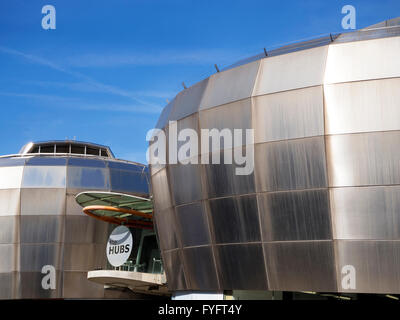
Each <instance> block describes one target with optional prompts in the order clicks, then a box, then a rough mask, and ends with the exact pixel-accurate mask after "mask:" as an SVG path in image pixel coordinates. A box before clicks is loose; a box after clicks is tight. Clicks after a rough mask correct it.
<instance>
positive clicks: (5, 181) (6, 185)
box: [0, 166, 24, 189]
mask: <svg viewBox="0 0 400 320" xmlns="http://www.w3.org/2000/svg"><path fill="white" fill-rule="evenodd" d="M23 170H24V167H22V166H20V167H0V177H1V179H0V189H15V188H20V187H21V183H22V173H23Z"/></svg>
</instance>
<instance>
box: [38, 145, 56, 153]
mask: <svg viewBox="0 0 400 320" xmlns="http://www.w3.org/2000/svg"><path fill="white" fill-rule="evenodd" d="M40 153H54V144H51V145H43V146H40Z"/></svg>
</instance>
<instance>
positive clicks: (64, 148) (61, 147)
mask: <svg viewBox="0 0 400 320" xmlns="http://www.w3.org/2000/svg"><path fill="white" fill-rule="evenodd" d="M56 151H57V153H69V144H57V145H56Z"/></svg>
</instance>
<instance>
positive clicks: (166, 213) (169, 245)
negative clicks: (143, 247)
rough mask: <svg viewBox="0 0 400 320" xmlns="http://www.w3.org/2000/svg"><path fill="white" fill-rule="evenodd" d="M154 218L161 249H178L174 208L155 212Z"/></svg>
mask: <svg viewBox="0 0 400 320" xmlns="http://www.w3.org/2000/svg"><path fill="white" fill-rule="evenodd" d="M154 216H155V221H156V227H157V231H158V237H159V239H160V247H161V249H162V250H171V249H175V248H178V240H177V223H176V219H175V212H174V208H169V209H164V210H160V211H156V212H155V214H154Z"/></svg>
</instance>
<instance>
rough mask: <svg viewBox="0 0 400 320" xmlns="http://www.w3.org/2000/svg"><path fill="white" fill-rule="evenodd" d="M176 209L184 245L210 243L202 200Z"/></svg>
mask: <svg viewBox="0 0 400 320" xmlns="http://www.w3.org/2000/svg"><path fill="white" fill-rule="evenodd" d="M175 210H176V219H177V223H178V224H179V226H180V229H179V230H180V233H181V239H182V246H183V247H191V246H196V245H197V246H198V245H205V244H208V243H210V233H209V231H208V221H207V216H206V209H205V207H204V204H203V203H202V202H196V203H193V204H188V205H184V206H179V207H176V209H175ZM160 227H162V226H160Z"/></svg>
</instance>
